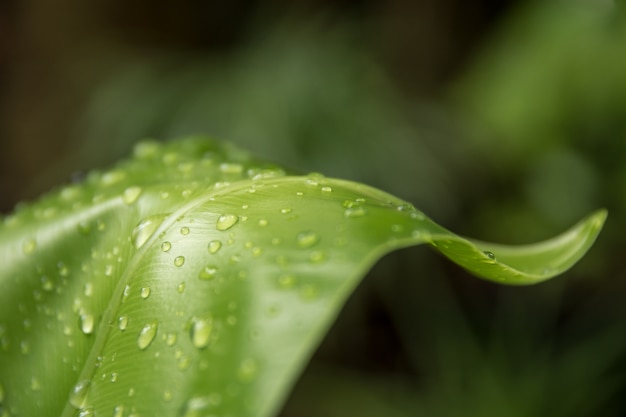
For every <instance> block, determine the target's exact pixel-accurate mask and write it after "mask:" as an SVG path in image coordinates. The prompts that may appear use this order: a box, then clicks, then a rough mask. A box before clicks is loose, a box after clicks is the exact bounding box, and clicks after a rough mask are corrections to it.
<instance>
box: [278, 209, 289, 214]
mask: <svg viewBox="0 0 626 417" xmlns="http://www.w3.org/2000/svg"><path fill="white" fill-rule="evenodd" d="M280 212H281V213H282V214H289V213H291V209H290V208H289V207H285V208H282V209H280Z"/></svg>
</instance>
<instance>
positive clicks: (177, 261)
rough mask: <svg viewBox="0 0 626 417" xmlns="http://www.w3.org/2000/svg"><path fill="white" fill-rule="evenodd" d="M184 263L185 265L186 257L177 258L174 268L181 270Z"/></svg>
mask: <svg viewBox="0 0 626 417" xmlns="http://www.w3.org/2000/svg"><path fill="white" fill-rule="evenodd" d="M184 263H185V257H184V256H177V257H176V258H174V266H176V267H179V268H180V267H181V266H183V264H184Z"/></svg>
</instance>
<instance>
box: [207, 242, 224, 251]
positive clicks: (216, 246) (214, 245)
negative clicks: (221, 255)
mask: <svg viewBox="0 0 626 417" xmlns="http://www.w3.org/2000/svg"><path fill="white" fill-rule="evenodd" d="M221 247H222V242H220V241H219V240H212V241H210V242H209V253H210V254H211V255H214V254H216V253H217V252H218V251H219V250H220V248H221Z"/></svg>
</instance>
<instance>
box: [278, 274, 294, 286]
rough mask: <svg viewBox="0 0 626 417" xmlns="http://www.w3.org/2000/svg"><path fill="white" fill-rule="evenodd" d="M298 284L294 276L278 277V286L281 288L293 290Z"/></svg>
mask: <svg viewBox="0 0 626 417" xmlns="http://www.w3.org/2000/svg"><path fill="white" fill-rule="evenodd" d="M295 284H296V278H295V277H294V276H293V275H289V274H285V275H281V276H280V277H278V285H279V286H280V287H281V288H292V287H293V286H294V285H295Z"/></svg>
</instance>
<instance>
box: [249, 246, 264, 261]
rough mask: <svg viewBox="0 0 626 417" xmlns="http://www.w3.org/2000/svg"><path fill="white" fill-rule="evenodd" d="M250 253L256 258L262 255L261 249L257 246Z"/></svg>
mask: <svg viewBox="0 0 626 417" xmlns="http://www.w3.org/2000/svg"><path fill="white" fill-rule="evenodd" d="M250 252H251V253H252V256H253V257H255V258H258V257H259V256H261V254H262V253H263V249H261V248H260V247H258V246H255V247H254V248H252V249H251V250H250Z"/></svg>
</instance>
